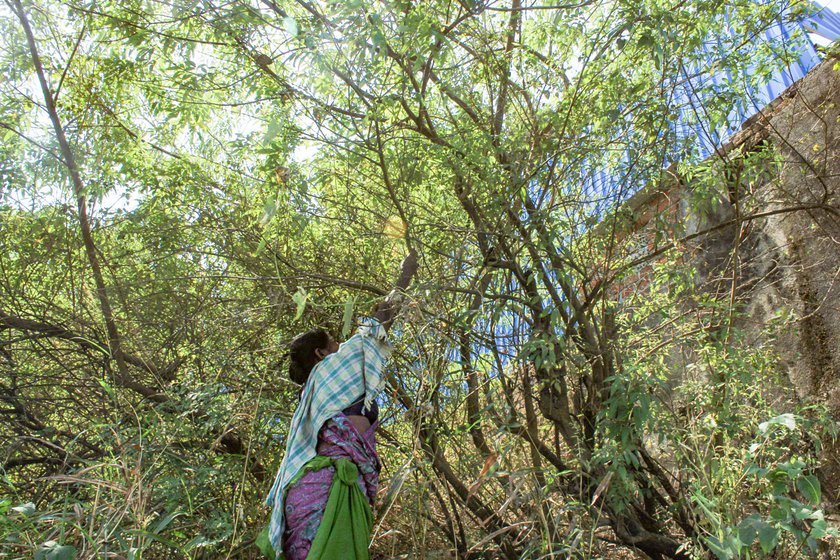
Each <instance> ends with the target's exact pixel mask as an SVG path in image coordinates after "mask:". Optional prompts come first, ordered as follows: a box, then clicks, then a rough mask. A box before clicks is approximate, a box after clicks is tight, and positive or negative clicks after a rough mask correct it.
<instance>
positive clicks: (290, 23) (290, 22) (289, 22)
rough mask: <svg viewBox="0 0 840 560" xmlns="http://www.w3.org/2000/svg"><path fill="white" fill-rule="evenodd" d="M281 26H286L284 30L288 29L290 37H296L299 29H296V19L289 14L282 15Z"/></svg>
mask: <svg viewBox="0 0 840 560" xmlns="http://www.w3.org/2000/svg"><path fill="white" fill-rule="evenodd" d="M283 27H285V28H286V31H288V32H289V35H291V36H292V37H297V36H298V31H299V30H298V23H297V20H295V18H293V17H290V16H286V17H284V18H283Z"/></svg>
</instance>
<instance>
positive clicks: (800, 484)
mask: <svg viewBox="0 0 840 560" xmlns="http://www.w3.org/2000/svg"><path fill="white" fill-rule="evenodd" d="M796 488H797V489H798V490H799V491H800V492H802V495H803V496H805V499H806V500H808V501H809V502H811V503H812V504H813V505H818V504H819V503H820V498H821V492H820V481H819V480H817V477H816V476H814V475H812V474H809V475H807V476H802V477H799V478H798V479H796Z"/></svg>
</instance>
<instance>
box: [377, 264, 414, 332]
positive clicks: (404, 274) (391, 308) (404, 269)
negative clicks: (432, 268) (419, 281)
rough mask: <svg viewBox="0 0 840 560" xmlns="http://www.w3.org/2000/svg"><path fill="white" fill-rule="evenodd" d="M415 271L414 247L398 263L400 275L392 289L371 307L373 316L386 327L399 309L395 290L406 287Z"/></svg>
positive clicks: (389, 325) (389, 326)
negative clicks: (382, 299)
mask: <svg viewBox="0 0 840 560" xmlns="http://www.w3.org/2000/svg"><path fill="white" fill-rule="evenodd" d="M416 273H417V253H416V252H415V251H414V249H411V250H410V251H409V252H408V255H407V256H406V257H405V258H404V259H403V262H402V264H400V275H399V277H398V278H397V281H396V283H395V284H394V291H393V292H391V293H390V294H388V296H387V297H386V298H385V300H384V301H381V302H379V303H377V304H376V306H375V307H374V308H373V316H374V317H375V318H376V319H377V320H378V321H379V322H380V323H382V325H383V326H384V327H385V328H386V329H389V328H391V321H393V320H394V316H395V315H396V314H397V310H398V309H399V297H396V298H395V297H394V295H395V292H399V291H401V290H405V289H406V288H408V286H409V284H411V279H412V278H413V277H414V275H415V274H416Z"/></svg>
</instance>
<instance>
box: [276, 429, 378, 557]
mask: <svg viewBox="0 0 840 560" xmlns="http://www.w3.org/2000/svg"><path fill="white" fill-rule="evenodd" d="M378 425H379V422H375V423H374V424H373V425H372V426H371V427H370V428H368V430H367V431H366V432H365V433H364V434H360V433H359V431H358V430H357V429H356V427H355V426H354V425H353V424H352V423H351V422H350V420H348V418H347V416H345V415H344V414H342V413H338V414H336V415H335V416H333V417H332V418H331V419H329V420H327V421H326V422H325V423H324V425H323V426H322V427H321V430H320V431H319V432H318V455H324V456H326V457H334V458H336V459H349V460H351V461H353V463H355V464H356V466H357V467H358V468H359V487H360V488H361V489H362V492H364V493H365V495H366V496H367V498H368V501H369V502H370V505H371V507H373V501H374V498H375V497H376V490H377V488H378V487H379V470H380V463H379V456H378V455H377V454H376V439H375V436H374V432H375V430H376V427H377V426H378ZM334 473H335V468H333V467H327V468H324V469H321V470H318V471H311V472H308V473H306V474H305V475H303V476H302V477H301V478H300V479H299V480H298V481H297V482H296V483H295V484H293V485H291V486H290V487H289V489H288V491H287V492H286V500H285V503H284V508H285V512H284V514H285V516H286V530H285V532H284V534H283V554H284V556H285V557H286V560H305V558H306V556H307V554H309V548H310V547H311V546H312V541H313V540H314V539H315V534H316V533H317V532H318V527H319V526H320V524H321V518H322V517H323V516H324V509H325V508H326V506H327V498H328V496H329V493H330V485H331V484H332V479H333V474H334Z"/></svg>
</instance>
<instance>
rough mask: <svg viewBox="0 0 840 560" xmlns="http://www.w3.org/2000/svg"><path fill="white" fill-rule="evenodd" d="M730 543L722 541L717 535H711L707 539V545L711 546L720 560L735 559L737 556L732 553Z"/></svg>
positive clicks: (710, 548)
mask: <svg viewBox="0 0 840 560" xmlns="http://www.w3.org/2000/svg"><path fill="white" fill-rule="evenodd" d="M727 544H728V543H722V542H720V540H719V539H718V538H717V537H709V538H708V539H706V546H708V547H709V550H711V551H712V552H713V553H714V555H715V556H717V557H718V560H733V559H734V558H735V557H736V556H735V555H734V554H732V551H731V550H729V547H728V546H727Z"/></svg>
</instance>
